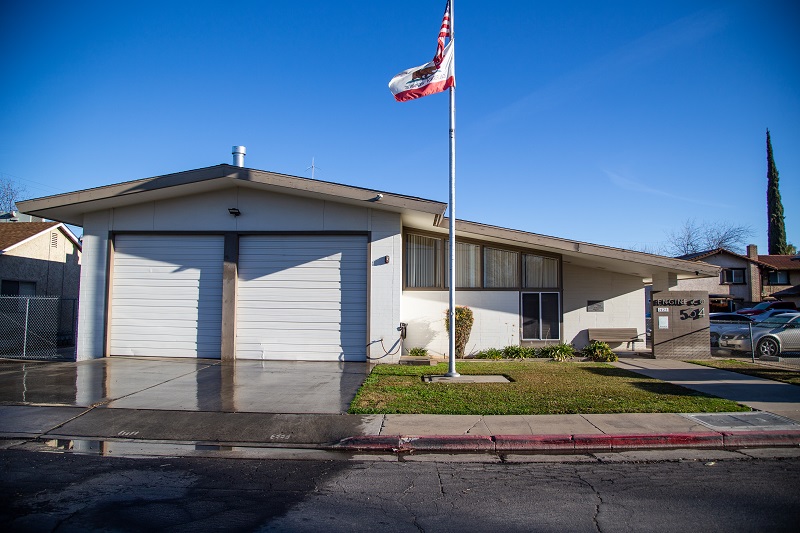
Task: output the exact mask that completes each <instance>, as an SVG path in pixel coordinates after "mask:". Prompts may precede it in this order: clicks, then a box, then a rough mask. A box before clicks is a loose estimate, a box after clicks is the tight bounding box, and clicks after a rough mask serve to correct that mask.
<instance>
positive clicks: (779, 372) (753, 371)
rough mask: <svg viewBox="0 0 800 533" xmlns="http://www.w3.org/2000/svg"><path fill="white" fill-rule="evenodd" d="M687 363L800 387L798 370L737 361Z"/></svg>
mask: <svg viewBox="0 0 800 533" xmlns="http://www.w3.org/2000/svg"><path fill="white" fill-rule="evenodd" d="M686 362H687V363H694V364H696V365H702V366H708V367H711V368H719V369H720V370H730V371H731V372H737V373H739V374H746V375H748V376H753V377H757V378H764V379H771V380H774V381H782V382H783V383H789V384H791V385H800V372H798V371H797V370H788V369H786V368H777V367H773V366H766V365H759V364H754V363H748V362H746V361H737V360H736V359H725V360H721V361H720V360H716V359H714V360H710V361H706V360H702V361H686Z"/></svg>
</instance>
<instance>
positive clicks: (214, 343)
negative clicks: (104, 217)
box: [108, 234, 224, 359]
mask: <svg viewBox="0 0 800 533" xmlns="http://www.w3.org/2000/svg"><path fill="white" fill-rule="evenodd" d="M223 244H224V241H223V237H222V236H219V235H127V234H126V235H117V236H116V237H115V239H114V259H113V261H114V262H113V271H112V272H113V273H112V275H113V282H112V287H111V318H110V324H109V350H108V351H109V355H137V356H160V357H201V358H212V359H218V358H219V357H220V341H221V331H222V268H223V260H222V259H223Z"/></svg>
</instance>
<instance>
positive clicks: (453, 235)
mask: <svg viewBox="0 0 800 533" xmlns="http://www.w3.org/2000/svg"><path fill="white" fill-rule="evenodd" d="M454 2H455V0H450V40H451V41H453V50H452V51H451V53H452V54H453V76H455V70H456V46H455V41H454V38H455V30H454V28H455V25H454V22H455V21H454V18H455V17H454V16H453V3H454ZM449 211H450V213H449V216H450V280H449V282H450V283H449V284H450V309H448V313H449V315H450V367H449V369H448V372H447V374H445V375H446V376H448V377H458V376H459V375H460V374H459V373H458V372H456V87H455V84H453V86H452V87H450V207H449Z"/></svg>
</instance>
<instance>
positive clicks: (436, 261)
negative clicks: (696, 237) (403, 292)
mask: <svg viewBox="0 0 800 533" xmlns="http://www.w3.org/2000/svg"><path fill="white" fill-rule="evenodd" d="M442 242H443V241H442V239H436V238H434V237H423V236H422V235H407V236H406V286H408V287H417V288H428V289H432V288H439V287H443V286H444V284H443V283H442V278H443V277H444V276H443V270H442Z"/></svg>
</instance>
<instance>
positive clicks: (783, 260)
mask: <svg viewBox="0 0 800 533" xmlns="http://www.w3.org/2000/svg"><path fill="white" fill-rule="evenodd" d="M794 257H795V256H794V255H759V256H758V260H759V261H761V262H762V263H766V264H767V265H769V266H771V267H772V268H775V269H778V270H800V261H797V260H795V259H794Z"/></svg>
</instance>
